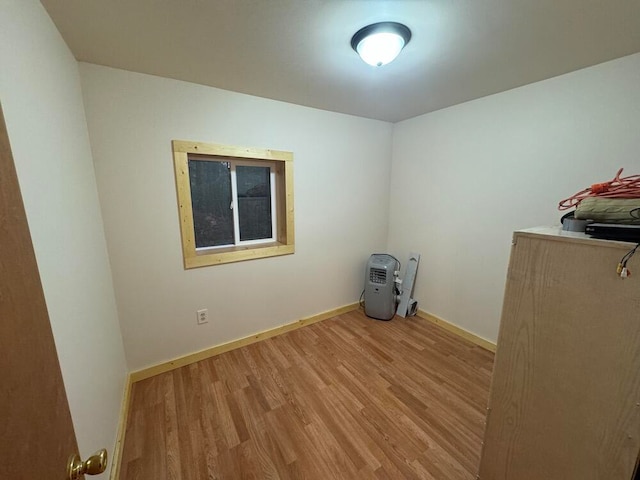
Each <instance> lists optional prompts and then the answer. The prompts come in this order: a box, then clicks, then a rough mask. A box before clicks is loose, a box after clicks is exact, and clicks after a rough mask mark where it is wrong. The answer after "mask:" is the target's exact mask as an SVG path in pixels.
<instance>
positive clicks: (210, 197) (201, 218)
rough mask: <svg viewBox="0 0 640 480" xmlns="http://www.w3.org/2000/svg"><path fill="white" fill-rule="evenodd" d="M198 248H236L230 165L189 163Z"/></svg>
mask: <svg viewBox="0 0 640 480" xmlns="http://www.w3.org/2000/svg"><path fill="white" fill-rule="evenodd" d="M189 181H190V183H191V204H192V205H193V226H194V230H195V236H196V248H202V247H215V246H218V245H233V243H234V240H233V211H232V210H231V208H230V207H231V172H230V170H229V163H228V162H208V161H202V160H189Z"/></svg>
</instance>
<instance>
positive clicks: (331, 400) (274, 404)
mask: <svg viewBox="0 0 640 480" xmlns="http://www.w3.org/2000/svg"><path fill="white" fill-rule="evenodd" d="M492 366H493V354H492V353H490V352H488V351H486V350H483V349H481V348H479V347H477V346H474V345H473V344H471V343H469V342H467V341H465V340H462V339H460V338H458V337H456V336H454V335H452V334H450V333H449V332H446V331H445V330H443V329H441V328H439V327H437V326H435V325H432V324H430V323H428V322H427V321H425V320H423V319H421V318H418V317H411V318H408V319H403V318H398V317H396V318H395V319H393V320H392V321H390V322H382V321H376V320H372V319H369V318H367V317H365V316H364V314H363V313H362V312H361V311H354V312H350V313H347V314H344V315H340V316H338V317H334V318H332V319H329V320H325V321H323V322H319V323H316V324H313V325H310V326H307V327H304V328H301V329H298V330H295V331H292V332H289V333H286V334H284V335H280V336H278V337H274V338H270V339H268V340H264V341H262V342H259V343H256V344H253V345H249V346H246V347H242V348H240V349H237V350H234V351H231V352H227V353H224V354H221V355H218V356H216V357H213V358H210V359H207V360H203V361H201V362H198V363H195V364H192V365H189V366H186V367H182V368H180V369H178V370H174V371H172V372H167V373H164V374H161V375H158V376H156V377H152V378H149V379H146V380H142V381H140V382H137V383H135V384H134V385H133V388H132V398H131V407H130V411H129V419H128V424H127V431H126V436H125V445H124V451H123V457H122V466H121V474H120V480H135V479H150V480H165V479H167V480H177V479H180V480H201V479H207V480H213V479H223V480H229V479H298V478H300V479H309V480H313V479H349V480H351V479H378V480H381V479H405V478H406V479H428V480H470V479H474V478H475V476H476V473H477V468H478V464H479V459H480V448H481V442H482V435H483V432H484V421H485V414H486V405H487V399H488V395H489V382H490V376H491V369H492Z"/></svg>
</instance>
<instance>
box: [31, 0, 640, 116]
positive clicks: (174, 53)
mask: <svg viewBox="0 0 640 480" xmlns="http://www.w3.org/2000/svg"><path fill="white" fill-rule="evenodd" d="M41 1H42V4H43V5H44V7H45V8H46V9H47V11H48V12H49V15H50V16H51V18H52V19H53V21H54V22H55V24H56V26H57V27H58V29H59V30H60V32H61V33H62V36H63V37H64V39H65V41H66V42H67V44H68V45H69V47H70V49H71V51H72V52H73V54H74V55H75V56H76V58H77V59H78V60H79V61H84V62H90V63H95V64H99V65H107V66H111V67H116V68H120V69H124V70H130V71H134V72H142V73H147V74H152V75H159V76H162V77H168V78H174V79H179V80H185V81H189V82H194V83H199V84H203V85H210V86H213V87H219V88H223V89H226V90H232V91H236V92H241V93H248V94H251V95H256V96H259V97H266V98H272V99H276V100H282V101H285V102H290V103H295V104H299V105H307V106H311V107H316V108H321V109H325V110H331V111H335V112H342V113H348V114H352V115H357V116H361V117H368V118H375V119H380V120H386V121H390V122H397V121H400V120H404V119H407V118H411V117H414V116H417V115H420V114H423V113H427V112H430V111H433V110H438V109H440V108H444V107H447V106H451V105H455V104H458V103H461V102H465V101H467V100H471V99H474V98H479V97H483V96H486V95H490V94H492V93H497V92H501V91H504V90H508V89H511V88H514V87H518V86H521V85H525V84H528V83H532V82H536V81H539V80H542V79H545V78H550V77H553V76H556V75H560V74H563V73H567V72H570V71H573V70H577V69H580V68H583V67H587V66H590V65H595V64H597V63H601V62H604V61H607V60H611V59H614V58H618V57H622V56H625V55H629V54H632V53H636V52H640V0H41ZM379 21H396V22H401V23H404V24H405V25H407V26H408V27H409V28H410V29H411V31H412V34H413V36H412V39H411V41H410V43H409V44H408V45H407V47H406V48H405V49H404V50H403V51H402V53H401V54H400V56H399V57H398V58H397V59H396V60H395V61H394V62H393V63H391V64H388V65H385V66H383V67H377V68H376V67H370V66H369V65H366V64H365V63H364V62H363V61H362V60H360V59H359V57H358V56H357V55H356V53H355V52H354V51H353V50H352V49H351V46H350V40H351V36H352V35H353V34H354V33H355V32H356V31H357V30H358V29H360V28H361V27H363V26H365V25H368V24H370V23H374V22H379Z"/></svg>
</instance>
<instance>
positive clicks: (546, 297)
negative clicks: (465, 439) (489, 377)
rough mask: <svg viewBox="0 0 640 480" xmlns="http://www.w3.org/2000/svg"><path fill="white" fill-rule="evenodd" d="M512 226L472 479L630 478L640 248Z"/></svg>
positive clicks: (638, 383)
mask: <svg viewBox="0 0 640 480" xmlns="http://www.w3.org/2000/svg"><path fill="white" fill-rule="evenodd" d="M632 247H634V244H631V243H625V242H612V241H605V240H595V239H591V238H589V237H587V236H585V235H581V234H575V233H572V234H569V233H567V232H560V231H559V230H558V229H557V228H555V229H551V228H538V229H531V230H525V231H521V232H516V233H515V234H514V237H513V247H512V252H511V261H510V264H509V270H508V274H507V283H506V289H505V297H504V305H503V311H502V320H501V324H500V334H499V337H498V349H497V353H496V359H495V366H494V373H493V381H492V386H491V393H490V398H489V408H488V416H487V427H486V432H485V438H484V445H483V451H482V458H481V463H480V470H479V475H478V478H479V479H481V480H578V479H580V480H631V479H632V477H633V475H634V469H635V467H636V462H637V459H638V452H639V451H640V249H639V251H638V253H637V254H636V256H635V257H634V258H633V259H632V260H631V261H630V262H629V267H630V270H631V271H632V272H633V275H632V276H631V277H629V278H626V279H622V278H620V277H619V276H618V275H617V273H616V267H617V265H618V262H619V261H620V259H621V258H622V257H623V255H624V254H625V253H627V252H628V251H629V250H630V249H631V248H632Z"/></svg>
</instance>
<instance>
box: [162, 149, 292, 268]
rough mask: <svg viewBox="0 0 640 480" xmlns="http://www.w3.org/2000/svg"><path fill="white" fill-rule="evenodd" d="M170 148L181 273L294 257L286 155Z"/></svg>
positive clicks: (289, 164)
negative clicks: (210, 267) (175, 195)
mask: <svg viewBox="0 0 640 480" xmlns="http://www.w3.org/2000/svg"><path fill="white" fill-rule="evenodd" d="M172 143H173V157H174V167H175V174H176V187H177V192H178V207H179V213H180V229H181V234H182V251H183V257H184V266H185V268H194V267H203V266H206V265H216V264H220V263H229V262H239V261H243V260H250V259H254V258H264V257H271V256H275V255H287V254H291V253H293V252H294V233H293V155H292V154H291V153H290V152H281V151H275V150H263V149H254V148H242V147H232V146H225V145H214V144H206V143H198V142H185V141H179V140H174V141H173V142H172Z"/></svg>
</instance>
